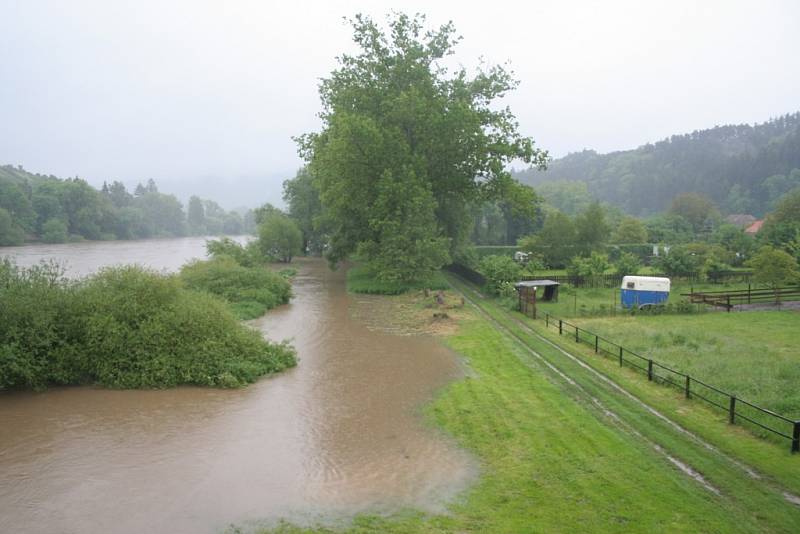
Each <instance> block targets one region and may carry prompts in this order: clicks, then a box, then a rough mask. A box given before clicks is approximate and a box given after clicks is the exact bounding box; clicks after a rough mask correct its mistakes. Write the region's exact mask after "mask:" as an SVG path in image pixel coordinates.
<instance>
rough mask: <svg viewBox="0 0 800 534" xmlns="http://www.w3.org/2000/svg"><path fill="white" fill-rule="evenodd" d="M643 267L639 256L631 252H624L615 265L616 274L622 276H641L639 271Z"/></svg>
mask: <svg viewBox="0 0 800 534" xmlns="http://www.w3.org/2000/svg"><path fill="white" fill-rule="evenodd" d="M641 267H642V262H641V261H640V260H639V258H638V256H636V255H635V254H631V253H630V252H623V253H622V254H620V256H619V259H618V260H617V261H616V262H615V263H614V272H615V273H616V274H619V275H622V276H626V275H631V274H639V269H641Z"/></svg>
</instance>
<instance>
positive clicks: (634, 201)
mask: <svg viewBox="0 0 800 534" xmlns="http://www.w3.org/2000/svg"><path fill="white" fill-rule="evenodd" d="M515 177H516V178H517V179H518V180H520V181H521V182H523V183H526V184H529V185H532V186H534V187H535V188H542V189H543V190H544V191H546V192H547V193H548V194H550V195H557V194H558V193H559V190H560V189H564V191H561V192H560V193H561V197H562V198H563V197H564V196H565V193H566V196H569V191H576V190H577V191H581V190H584V191H585V190H588V193H589V194H590V195H591V196H592V197H594V198H596V199H597V200H600V201H604V202H607V203H609V204H611V205H614V206H617V207H619V208H620V209H622V210H623V211H625V212H627V213H630V214H632V215H638V216H646V215H650V214H654V213H658V212H661V211H664V210H665V209H667V208H669V205H670V203H671V201H672V199H673V198H674V197H675V195H677V194H679V193H685V192H696V193H701V194H703V195H705V196H707V197H708V198H710V199H711V200H712V201H713V202H714V203H715V204H716V205H717V207H718V208H719V209H720V210H721V211H722V212H723V213H750V214H753V215H756V216H761V215H763V214H764V213H765V212H767V211H769V210H770V209H772V207H773V206H774V204H775V202H776V201H777V200H778V198H780V197H781V196H782V195H783V194H785V193H786V192H788V191H789V190H791V189H793V188H794V187H798V186H800V112H798V113H793V114H787V115H783V116H781V117H778V118H775V119H772V120H769V121H767V122H764V123H761V124H754V125H749V124H740V125H728V126H716V127H714V128H710V129H708V130H699V131H695V132H692V133H690V134H684V135H673V136H672V137H670V138H668V139H664V140H663V141H659V142H657V143H654V144H651V143H648V144H646V145H643V146H640V147H638V148H635V149H633V150H623V151H619V152H611V153H609V154H598V153H597V152H595V151H594V150H584V151H583V152H576V153H572V154H569V155H567V156H565V157H563V158H560V159H557V160H554V161H553V162H552V163H551V165H550V167H549V168H548V170H546V171H537V170H535V169H528V170H526V171H522V172H517V173H515ZM545 184H546V185H545ZM545 196H547V195H545Z"/></svg>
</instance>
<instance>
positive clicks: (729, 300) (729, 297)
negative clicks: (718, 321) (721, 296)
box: [727, 295, 731, 313]
mask: <svg viewBox="0 0 800 534" xmlns="http://www.w3.org/2000/svg"><path fill="white" fill-rule="evenodd" d="M727 307H728V313H730V312H731V296H730V295H728V306H727Z"/></svg>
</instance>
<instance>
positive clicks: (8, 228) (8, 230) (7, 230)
mask: <svg viewBox="0 0 800 534" xmlns="http://www.w3.org/2000/svg"><path fill="white" fill-rule="evenodd" d="M24 241H25V233H24V232H23V231H22V228H20V227H18V226H17V225H16V224H14V219H13V218H12V217H11V214H10V213H9V212H8V210H6V209H5V208H0V246H9V245H21V244H22V243H23V242H24Z"/></svg>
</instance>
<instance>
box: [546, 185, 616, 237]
mask: <svg viewBox="0 0 800 534" xmlns="http://www.w3.org/2000/svg"><path fill="white" fill-rule="evenodd" d="M536 191H537V192H538V193H539V194H540V195H541V196H542V198H543V199H544V200H545V202H547V204H548V205H549V206H552V207H553V208H555V209H557V210H558V211H560V212H562V213H565V214H567V215H570V216H573V217H574V216H575V215H577V214H578V213H582V212H584V211H586V209H587V208H588V207H589V205H590V204H591V203H592V202H593V198H592V195H591V194H590V193H589V189H588V188H587V185H586V182H581V181H575V182H572V181H561V182H545V183H543V184H541V185H539V186H538V187H537V188H536ZM626 242H631V241H626Z"/></svg>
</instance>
